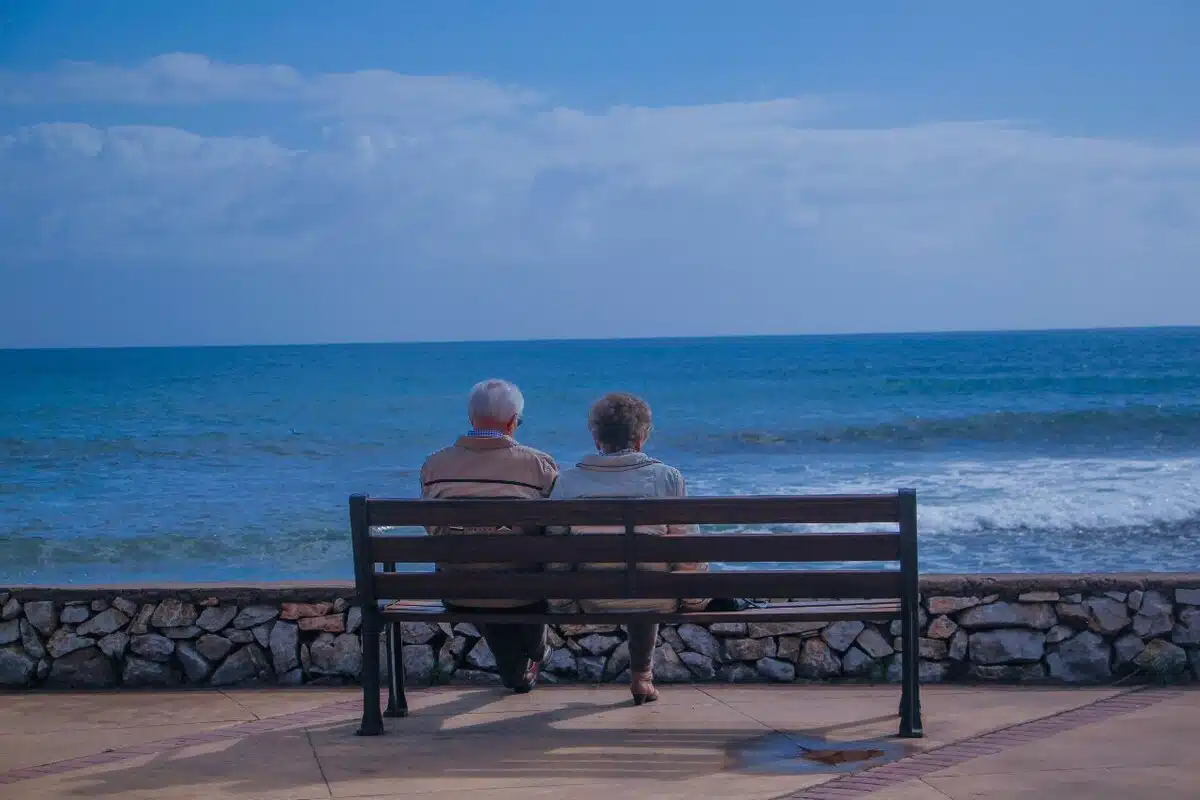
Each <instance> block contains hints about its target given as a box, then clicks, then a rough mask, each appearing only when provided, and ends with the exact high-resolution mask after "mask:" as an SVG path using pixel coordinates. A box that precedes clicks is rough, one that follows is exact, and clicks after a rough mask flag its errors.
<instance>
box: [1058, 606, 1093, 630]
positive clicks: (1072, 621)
mask: <svg viewBox="0 0 1200 800" xmlns="http://www.w3.org/2000/svg"><path fill="white" fill-rule="evenodd" d="M1054 610H1055V612H1056V613H1057V614H1058V621H1059V623H1061V624H1064V625H1070V626H1071V627H1072V628H1086V627H1087V626H1088V619H1089V615H1088V610H1087V609H1086V608H1084V607H1083V604H1082V603H1058V604H1057V605H1055V606H1054Z"/></svg>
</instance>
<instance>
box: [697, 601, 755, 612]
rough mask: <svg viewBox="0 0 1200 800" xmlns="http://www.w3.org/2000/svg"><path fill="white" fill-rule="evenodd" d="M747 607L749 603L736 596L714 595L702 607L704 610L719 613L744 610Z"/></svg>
mask: <svg viewBox="0 0 1200 800" xmlns="http://www.w3.org/2000/svg"><path fill="white" fill-rule="evenodd" d="M749 607H750V604H749V603H747V602H746V601H745V600H740V599H738V598H736V597H714V598H713V599H712V600H709V601H708V605H707V606H705V607H704V610H705V611H713V612H716V613H718V614H720V613H723V612H727V611H745V610H746V609H747V608H749Z"/></svg>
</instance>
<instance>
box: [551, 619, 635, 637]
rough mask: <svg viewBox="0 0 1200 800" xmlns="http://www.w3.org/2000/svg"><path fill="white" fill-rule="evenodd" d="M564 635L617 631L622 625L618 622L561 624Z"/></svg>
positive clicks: (560, 627) (585, 634)
mask: <svg viewBox="0 0 1200 800" xmlns="http://www.w3.org/2000/svg"><path fill="white" fill-rule="evenodd" d="M558 627H559V630H560V631H562V634H563V636H567V637H572V636H587V635H588V634H589V633H616V632H617V630H618V629H619V628H620V625H619V624H618V623H616V622H612V623H605V624H603V625H559V626H558Z"/></svg>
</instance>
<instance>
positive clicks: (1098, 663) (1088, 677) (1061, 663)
mask: <svg viewBox="0 0 1200 800" xmlns="http://www.w3.org/2000/svg"><path fill="white" fill-rule="evenodd" d="M1111 663H1112V647H1111V646H1110V645H1109V644H1108V642H1107V641H1105V639H1104V637H1102V636H1100V635H1099V634H1096V633H1093V632H1091V631H1084V632H1083V633H1081V634H1079V635H1078V636H1076V637H1074V638H1072V639H1068V640H1067V641H1065V642H1062V643H1061V644H1057V645H1054V646H1052V647H1051V648H1050V652H1049V653H1048V654H1047V655H1046V666H1047V667H1048V669H1049V672H1050V677H1052V678H1056V679H1058V680H1060V681H1065V682H1066V683H1095V682H1097V681H1103V680H1108V679H1109V678H1111V677H1112V667H1111Z"/></svg>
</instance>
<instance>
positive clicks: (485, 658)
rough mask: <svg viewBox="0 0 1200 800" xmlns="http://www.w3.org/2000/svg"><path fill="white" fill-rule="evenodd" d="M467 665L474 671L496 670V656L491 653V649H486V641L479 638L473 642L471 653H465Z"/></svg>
mask: <svg viewBox="0 0 1200 800" xmlns="http://www.w3.org/2000/svg"><path fill="white" fill-rule="evenodd" d="M467 663H468V664H470V665H471V666H472V667H474V668H475V669H482V670H494V669H496V656H495V655H494V654H493V653H492V648H490V647H488V643H487V639H484V638H482V637H481V638H480V639H479V640H478V641H477V642H475V646H474V647H472V648H471V652H469V653H467Z"/></svg>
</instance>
